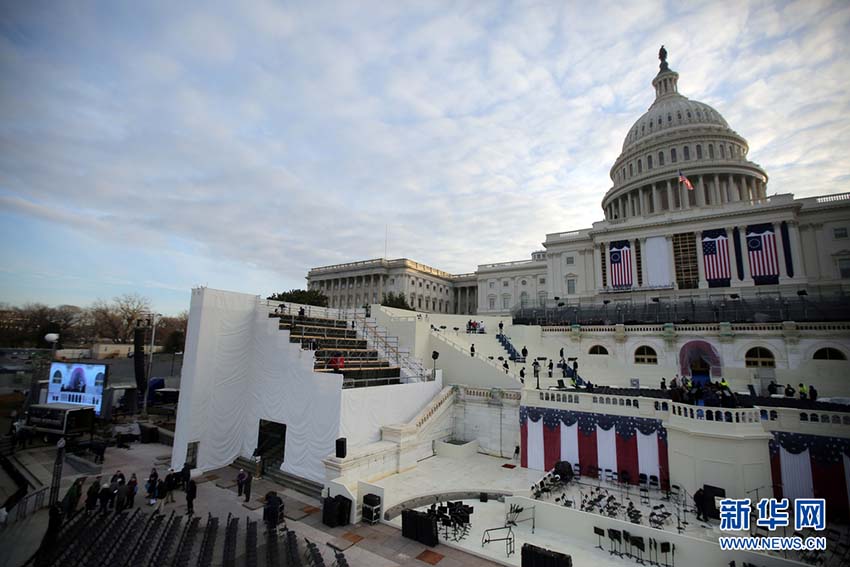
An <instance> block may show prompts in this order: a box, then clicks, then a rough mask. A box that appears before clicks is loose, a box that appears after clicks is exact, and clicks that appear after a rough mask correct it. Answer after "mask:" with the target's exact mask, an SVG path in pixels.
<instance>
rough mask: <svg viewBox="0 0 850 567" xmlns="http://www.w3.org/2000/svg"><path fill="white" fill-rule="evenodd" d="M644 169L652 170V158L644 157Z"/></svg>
mask: <svg viewBox="0 0 850 567" xmlns="http://www.w3.org/2000/svg"><path fill="white" fill-rule="evenodd" d="M646 169H652V156H646Z"/></svg>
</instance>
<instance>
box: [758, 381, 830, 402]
mask: <svg viewBox="0 0 850 567" xmlns="http://www.w3.org/2000/svg"><path fill="white" fill-rule="evenodd" d="M767 392H768V393H769V394H770V395H771V396H776V395H777V394H779V384H777V383H776V382H774V381H773V380H771V381H770V384H768V386H767ZM783 393H784V394H785V397H786V398H793V397H794V396H795V395H799V396H800V399H801V400H811V401H813V402H816V401H817V399H818V390H817V388H815V387H814V385H812V384H810V385H808V386H806V385H805V384H803V383H802V382H800V384H798V385H797V389H796V390H795V389H794V387H793V386H792V385H791V384H786V385H785V390H784V392H783Z"/></svg>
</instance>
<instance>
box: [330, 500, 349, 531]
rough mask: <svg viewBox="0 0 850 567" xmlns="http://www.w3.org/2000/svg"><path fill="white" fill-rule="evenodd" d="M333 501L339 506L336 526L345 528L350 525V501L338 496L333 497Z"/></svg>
mask: <svg viewBox="0 0 850 567" xmlns="http://www.w3.org/2000/svg"><path fill="white" fill-rule="evenodd" d="M334 500H336V501H337V504H338V506H339V509H338V516H337V523H336V525H338V526H347V525H348V524H350V523H351V499H350V498H346V497H345V496H343V495H342V494H338V495H337V496H335V497H334Z"/></svg>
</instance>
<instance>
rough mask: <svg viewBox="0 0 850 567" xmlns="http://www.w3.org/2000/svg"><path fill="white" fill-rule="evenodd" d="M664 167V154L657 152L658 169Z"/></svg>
mask: <svg viewBox="0 0 850 567" xmlns="http://www.w3.org/2000/svg"><path fill="white" fill-rule="evenodd" d="M662 165H664V152H658V167H661V166H662Z"/></svg>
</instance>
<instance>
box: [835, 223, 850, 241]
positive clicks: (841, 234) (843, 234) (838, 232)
mask: <svg viewBox="0 0 850 567" xmlns="http://www.w3.org/2000/svg"><path fill="white" fill-rule="evenodd" d="M832 237H833V238H835V239H841V238H847V227H846V226H839V227H837V228H833V229H832Z"/></svg>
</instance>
